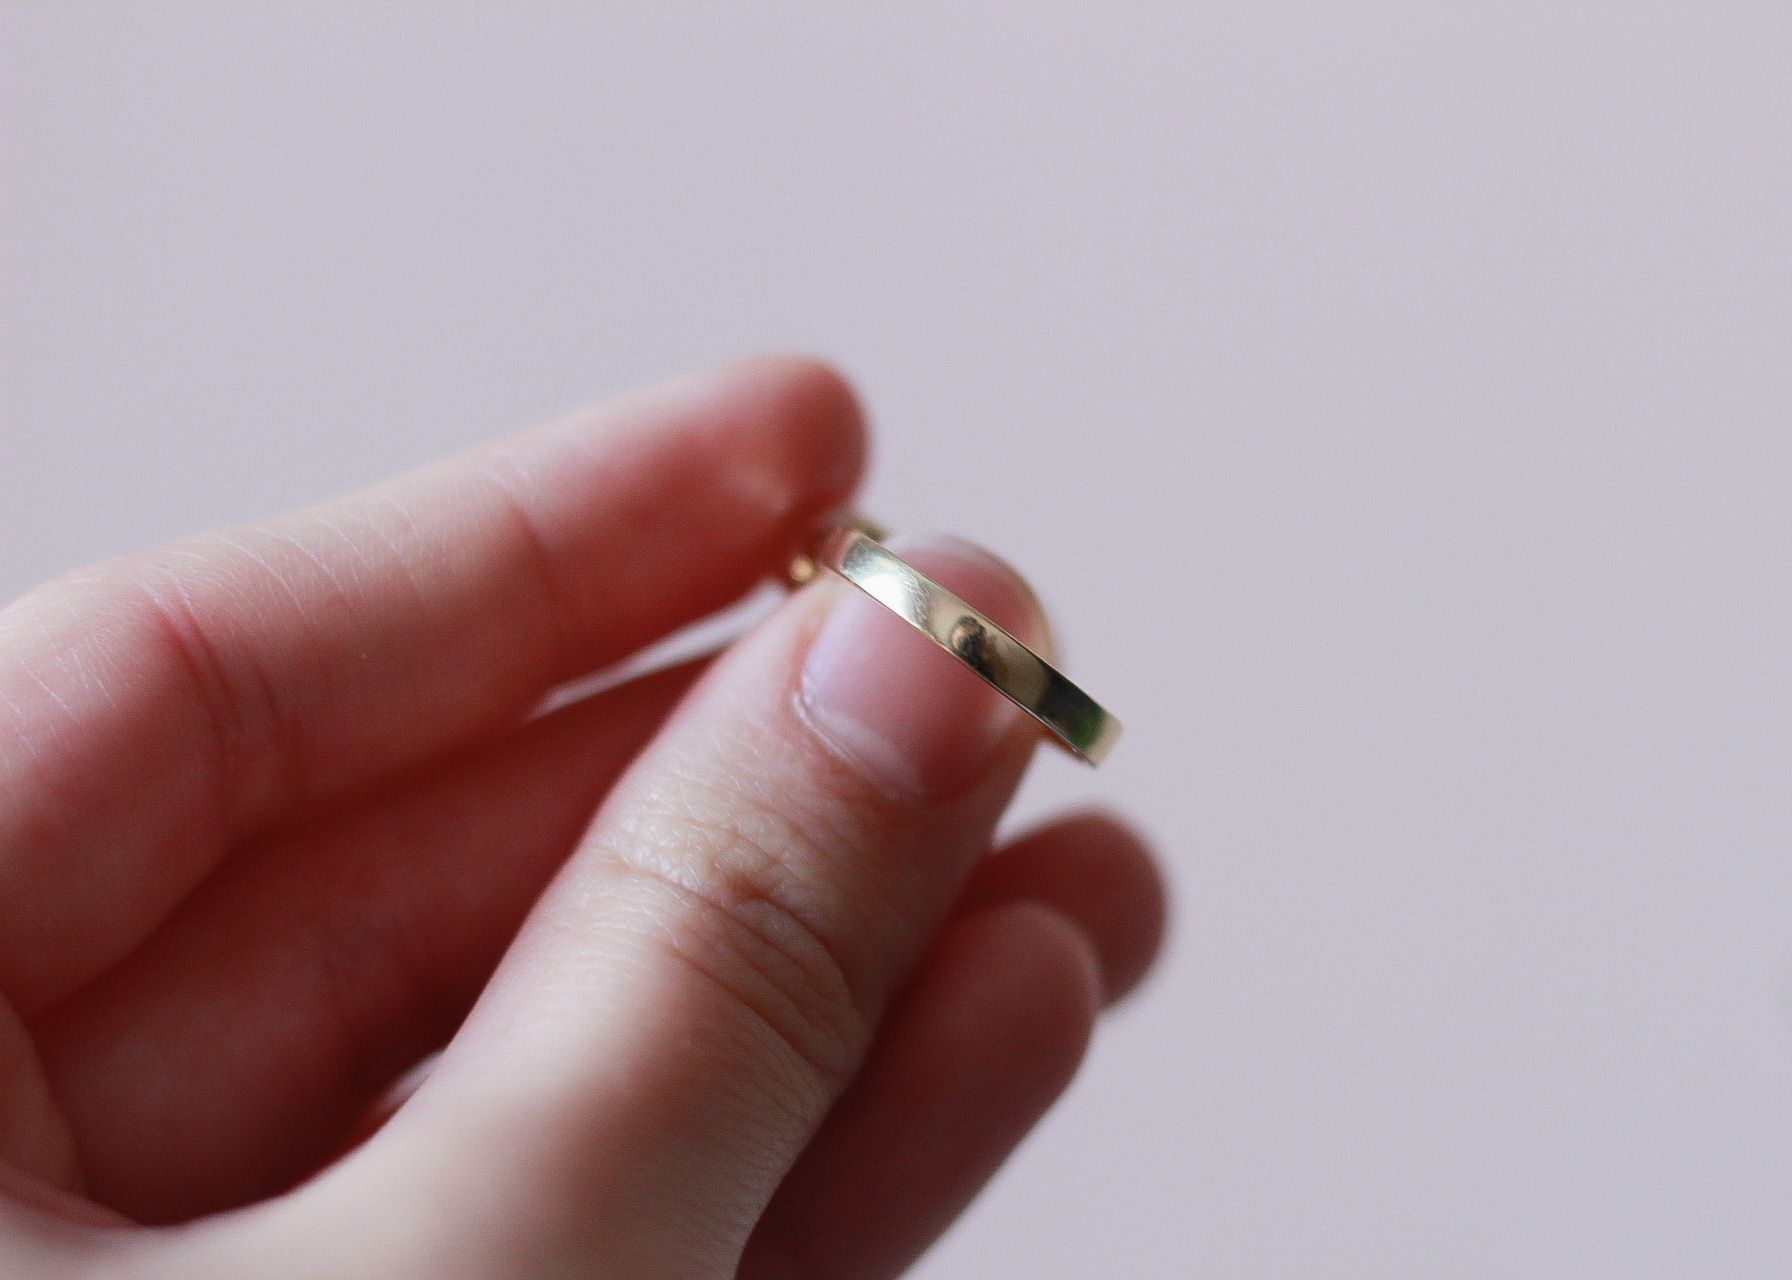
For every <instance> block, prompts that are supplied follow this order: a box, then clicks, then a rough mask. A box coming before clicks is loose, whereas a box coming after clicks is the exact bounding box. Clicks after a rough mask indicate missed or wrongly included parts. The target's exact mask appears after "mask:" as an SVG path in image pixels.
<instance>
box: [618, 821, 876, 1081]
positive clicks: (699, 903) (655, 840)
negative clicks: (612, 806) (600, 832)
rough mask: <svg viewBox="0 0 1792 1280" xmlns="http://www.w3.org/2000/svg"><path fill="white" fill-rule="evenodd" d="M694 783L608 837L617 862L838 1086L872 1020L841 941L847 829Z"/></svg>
mask: <svg viewBox="0 0 1792 1280" xmlns="http://www.w3.org/2000/svg"><path fill="white" fill-rule="evenodd" d="M682 790H683V791H684V792H685V794H683V795H680V796H677V797H672V796H667V795H665V794H664V793H662V794H660V795H659V796H657V797H655V801H654V802H653V803H650V804H646V805H642V806H640V807H639V808H638V810H637V812H636V813H635V815H634V817H633V818H632V819H631V820H630V821H628V822H626V823H625V824H623V825H622V826H621V827H620V828H619V829H618V831H617V832H616V834H615V835H614V836H613V837H611V839H610V840H609V841H608V842H607V843H608V845H609V847H608V848H607V849H606V854H607V858H608V860H609V862H610V863H611V865H614V866H616V867H619V868H620V869H621V870H622V872H623V873H624V874H625V875H626V876H628V877H629V878H631V879H634V880H636V881H638V882H640V883H643V884H645V885H646V886H647V888H648V890H649V892H650V893H652V894H654V895H658V896H660V897H662V898H663V899H664V900H665V901H664V905H665V908H666V909H664V910H661V911H657V912H655V916H654V918H655V920H656V923H657V927H658V929H659V930H660V934H661V938H662V940H663V943H664V945H665V946H666V947H667V948H668V949H669V950H670V952H671V953H672V954H673V955H674V956H675V958H676V959H677V960H678V961H680V962H681V963H683V964H685V965H687V966H688V967H690V968H692V969H694V970H696V971H698V972H699V973H700V974H701V975H702V977H703V978H704V979H705V980H706V981H708V982H709V983H711V984H713V985H714V986H715V987H716V988H719V989H720V990H721V991H722V992H724V993H725V994H726V996H727V997H728V999H729V1000H730V1002H731V1003H732V1004H734V1005H736V1006H738V1007H739V1008H740V1009H741V1010H742V1012H743V1013H745V1014H747V1015H749V1016H750V1018H751V1019H752V1021H753V1022H754V1023H756V1024H758V1025H759V1026H760V1027H761V1028H762V1029H763V1030H765V1031H767V1032H770V1033H771V1034H772V1035H773V1036H774V1037H775V1039H776V1042H777V1043H778V1044H779V1045H780V1046H781V1048H782V1049H784V1050H787V1051H788V1052H789V1053H790V1054H792V1055H794V1057H795V1058H796V1059H797V1060H798V1063H799V1064H800V1066H801V1067H802V1068H803V1069H804V1070H805V1071H806V1072H807V1073H809V1074H810V1076H811V1077H812V1079H813V1080H814V1081H815V1082H817V1083H819V1084H821V1085H822V1086H824V1087H825V1088H827V1089H828V1090H829V1091H830V1092H833V1091H837V1089H838V1088H839V1087H840V1086H841V1085H843V1084H844V1082H845V1080H846V1079H847V1077H848V1076H849V1075H850V1074H851V1071H852V1069H853V1066H854V1064H855V1063H856V1061H857V1059H858V1056H859V1054H860V1053H861V1052H862V1051H863V1048H864V1045H865V1044H866V1042H867V1041H868V1039H869V1037H870V1031H871V1022H872V1019H871V1017H870V1015H869V1014H868V1012H867V1011H866V1008H865V1004H864V1001H863V1000H862V999H861V998H860V995H859V992H858V991H857V989H856V988H855V985H854V983H853V980H852V976H851V972H850V966H849V965H848V964H847V963H845V961H844V960H843V958H842V955H841V952H840V949H839V946H838V944H837V943H835V942H833V941H832V940H831V939H832V938H833V937H834V936H836V935H837V929H838V926H837V924H836V923H834V922H833V921H832V920H831V917H833V916H834V915H836V914H837V913H836V912H835V911H834V910H832V909H831V907H830V905H829V904H831V903H834V902H838V901H840V900H841V898H840V892H839V886H837V885H835V884H832V883H830V882H829V879H828V877H827V874H826V872H825V870H824V868H825V867H827V866H828V865H829V864H831V863H837V862H839V861H840V860H841V859H840V858H839V856H838V848H837V843H836V842H837V841H838V840H840V839H843V838H845V837H843V836H842V835H841V834H840V833H837V832H835V831H832V830H830V829H829V828H828V827H827V826H826V825H825V824H821V823H817V822H814V821H811V820H808V819H807V817H806V816H805V815H800V814H798V815H792V814H790V813H787V812H780V811H777V810H774V809H771V808H769V807H766V806H763V805H757V804H743V803H741V801H740V799H739V797H729V798H728V800H727V802H725V803H717V801H716V800H715V799H714V798H708V799H705V800H701V801H699V800H695V799H694V798H693V797H692V796H691V795H690V794H689V789H688V788H685V789H682ZM698 814H701V815H704V816H694V815H698ZM830 846H834V847H832V848H830Z"/></svg>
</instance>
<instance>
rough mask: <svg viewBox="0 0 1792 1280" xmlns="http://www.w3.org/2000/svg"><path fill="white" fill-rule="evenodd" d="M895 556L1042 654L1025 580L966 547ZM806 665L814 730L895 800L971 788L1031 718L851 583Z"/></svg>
mask: <svg viewBox="0 0 1792 1280" xmlns="http://www.w3.org/2000/svg"><path fill="white" fill-rule="evenodd" d="M890 549H891V550H892V551H894V552H896V553H897V554H898V555H900V556H901V557H902V558H903V559H904V560H906V561H908V562H909V563H910V564H912V565H913V566H914V567H915V568H916V569H919V570H920V571H921V572H922V573H924V574H926V575H927V576H928V577H930V578H932V579H933V580H934V581H935V582H937V583H939V584H940V585H941V586H943V587H945V588H946V589H947V590H948V591H951V592H952V593H953V594H955V595H957V596H960V597H962V598H963V599H964V600H966V601H967V602H968V603H970V604H972V605H974V606H975V607H976V608H978V609H979V610H981V611H982V612H983V613H985V614H987V615H988V616H989V617H991V618H993V619H994V620H995V621H996V622H997V623H999V624H1000V625H1001V626H1002V627H1004V628H1006V629H1007V630H1009V631H1011V632H1013V633H1014V635H1016V636H1017V637H1019V638H1020V639H1021V640H1022V641H1024V642H1025V643H1027V644H1029V645H1031V646H1033V647H1034V648H1035V649H1040V650H1041V651H1043V650H1044V648H1045V646H1046V645H1047V644H1048V638H1047V631H1046V625H1045V617H1044V614H1043V613H1042V612H1041V611H1040V608H1039V605H1038V602H1037V601H1036V600H1035V599H1034V598H1033V593H1032V592H1031V591H1030V590H1029V589H1028V588H1027V584H1026V583H1025V582H1024V581H1023V580H1022V579H1021V577H1020V576H1019V575H1018V574H1016V573H1015V572H1014V570H1012V569H1010V568H1009V567H1008V566H1007V565H1005V564H1003V563H1002V562H1001V561H1000V560H998V559H996V558H995V557H994V556H992V555H991V554H989V552H987V551H984V550H983V549H982V548H981V547H978V546H975V545H974V544H972V543H969V542H965V541H963V540H962V539H959V538H951V537H946V536H943V535H928V536H924V537H915V538H898V539H896V540H894V541H892V542H891V543H890ZM833 589H834V594H835V601H834V604H833V608H832V610H831V612H830V613H829V614H828V618H827V621H826V622H824V623H823V624H822V627H821V630H820V632H819V633H818V634H817V635H816V637H815V640H814V642H813V644H812V645H811V646H810V649H809V655H808V658H807V660H806V661H805V663H804V665H803V675H802V683H801V691H800V696H801V698H802V703H803V708H804V711H805V712H806V714H807V717H808V719H809V722H810V724H811V725H812V726H813V727H814V728H815V730H816V731H817V732H818V733H819V734H820V735H821V736H822V738H823V739H825V740H826V741H827V743H828V744H829V745H830V746H831V747H832V748H833V749H834V751H835V752H836V753H837V754H839V755H840V756H842V757H844V758H845V759H846V760H847V761H848V762H849V763H851V764H852V765H854V766H855V767H856V768H857V769H858V770H859V771H860V772H861V773H863V774H865V775H866V776H867V777H868V778H870V779H871V780H872V781H873V782H875V783H877V784H878V785H880V786H882V787H884V788H885V789H887V790H893V791H897V792H901V793H903V794H906V795H909V796H912V797H914V798H917V799H922V800H927V801H939V800H944V799H948V798H950V797H952V796H953V795H956V794H957V793H958V792H960V791H962V790H964V788H965V787H967V786H969V785H970V783H971V782H972V781H974V780H975V779H976V778H977V777H979V776H980V775H981V774H982V773H983V772H984V771H985V770H986V769H988V767H989V766H990V764H991V762H992V757H993V755H994V753H995V749H996V746H997V744H998V743H999V742H1000V741H1001V740H1002V738H1003V737H1004V736H1005V735H1006V734H1007V733H1008V731H1009V729H1010V728H1011V727H1012V725H1013V724H1014V722H1015V720H1016V718H1017V717H1020V716H1022V715H1023V714H1024V713H1023V712H1021V711H1020V709H1019V708H1017V707H1015V706H1014V704H1013V703H1011V702H1009V701H1008V700H1007V699H1006V698H1004V697H1002V695H1001V694H999V693H997V692H996V691H995V690H994V689H992V688H990V687H989V685H987V684H985V683H984V682H983V681H982V680H981V679H980V678H979V677H978V676H977V675H975V674H974V673H973V672H972V671H970V669H969V668H967V667H966V666H965V665H964V664H963V663H961V662H960V661H959V660H958V659H957V658H954V657H953V656H952V655H951V654H949V653H947V652H946V651H945V650H943V649H941V648H939V647H938V646H936V645H935V644H934V643H933V642H932V641H931V640H929V639H928V638H927V637H926V636H924V635H922V634H921V633H920V632H919V631H917V630H916V629H915V628H914V627H912V626H910V625H909V624H908V623H907V622H905V621H903V620H902V619H901V618H900V617H898V616H897V615H896V614H894V613H892V612H891V611H890V610H889V609H887V608H885V607H884V606H883V605H881V604H879V603H878V602H877V601H875V600H873V599H871V598H870V597H869V596H867V595H865V594H863V593H862V592H860V591H859V590H857V589H856V588H854V587H852V586H850V585H848V584H846V583H842V582H836V583H834V584H833Z"/></svg>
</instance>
